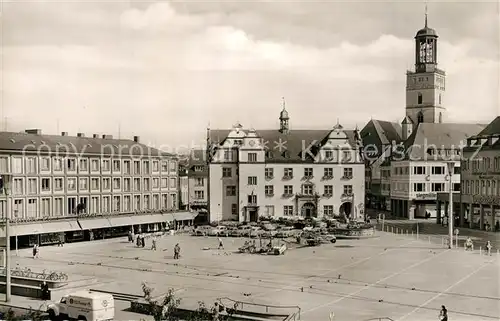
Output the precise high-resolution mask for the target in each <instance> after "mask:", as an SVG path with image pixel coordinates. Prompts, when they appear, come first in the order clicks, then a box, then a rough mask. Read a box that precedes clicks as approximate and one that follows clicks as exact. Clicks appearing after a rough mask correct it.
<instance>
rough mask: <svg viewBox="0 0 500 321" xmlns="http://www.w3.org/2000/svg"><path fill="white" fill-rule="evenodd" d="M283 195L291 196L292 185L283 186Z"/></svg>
mask: <svg viewBox="0 0 500 321" xmlns="http://www.w3.org/2000/svg"><path fill="white" fill-rule="evenodd" d="M283 194H284V195H286V196H289V195H292V194H293V186H292V185H285V186H284V191H283Z"/></svg>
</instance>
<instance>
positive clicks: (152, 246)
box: [151, 237, 156, 251]
mask: <svg viewBox="0 0 500 321" xmlns="http://www.w3.org/2000/svg"><path fill="white" fill-rule="evenodd" d="M151 251H156V238H155V237H153V239H152V240H151Z"/></svg>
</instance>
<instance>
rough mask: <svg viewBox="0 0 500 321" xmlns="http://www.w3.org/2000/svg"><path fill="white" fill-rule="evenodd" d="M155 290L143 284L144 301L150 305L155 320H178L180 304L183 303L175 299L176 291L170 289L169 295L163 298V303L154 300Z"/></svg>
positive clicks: (150, 311)
mask: <svg viewBox="0 0 500 321" xmlns="http://www.w3.org/2000/svg"><path fill="white" fill-rule="evenodd" d="M153 290H154V289H153V288H151V287H149V286H148V285H147V284H146V283H144V282H143V283H142V292H143V293H144V299H145V300H146V302H147V303H148V304H149V313H150V314H151V315H152V316H153V318H154V320H155V321H163V320H167V321H171V320H172V321H173V320H178V317H177V313H176V312H177V308H178V307H179V304H180V303H181V300H180V299H177V298H176V297H175V295H174V290H173V289H168V292H167V294H166V295H165V296H164V297H163V300H162V301H161V302H159V301H158V300H155V299H154V298H153V296H152V293H153Z"/></svg>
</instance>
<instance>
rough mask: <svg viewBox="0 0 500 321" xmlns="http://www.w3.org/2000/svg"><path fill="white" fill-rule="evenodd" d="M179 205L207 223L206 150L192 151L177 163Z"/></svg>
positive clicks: (198, 219)
mask: <svg viewBox="0 0 500 321" xmlns="http://www.w3.org/2000/svg"><path fill="white" fill-rule="evenodd" d="M179 177H180V180H181V184H180V189H181V205H182V206H185V207H186V209H189V210H190V211H194V212H197V213H198V215H197V221H198V222H205V223H206V222H208V185H209V184H208V164H207V151H206V149H193V150H191V151H190V152H189V154H188V155H186V156H185V157H183V158H182V159H180V161H179Z"/></svg>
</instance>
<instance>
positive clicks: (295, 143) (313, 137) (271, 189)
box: [209, 110, 364, 222]
mask: <svg viewBox="0 0 500 321" xmlns="http://www.w3.org/2000/svg"><path fill="white" fill-rule="evenodd" d="M283 116H286V117H288V114H287V112H286V110H283V111H282V113H281V117H280V121H281V128H280V129H279V130H245V129H243V127H242V126H241V125H239V124H237V125H235V126H234V127H233V129H232V130H230V131H223V130H215V131H211V133H210V136H209V141H210V146H209V148H210V150H211V152H210V154H211V155H212V156H211V158H210V159H209V183H210V188H209V191H210V198H209V204H210V220H211V221H222V220H234V221H240V222H250V221H257V220H258V219H259V218H261V217H274V218H277V217H289V218H293V217H304V218H307V217H310V218H312V217H316V218H321V217H325V216H326V217H335V216H340V215H345V216H346V217H349V218H350V219H358V220H359V219H361V220H362V219H363V218H364V163H363V161H362V157H361V154H360V146H359V145H358V144H359V140H358V139H356V137H357V136H358V135H357V132H354V131H345V130H344V129H343V128H342V126H340V125H337V126H335V127H334V128H333V129H332V130H297V131H290V130H288V118H286V119H284V118H285V117H283ZM285 120H286V122H285Z"/></svg>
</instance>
